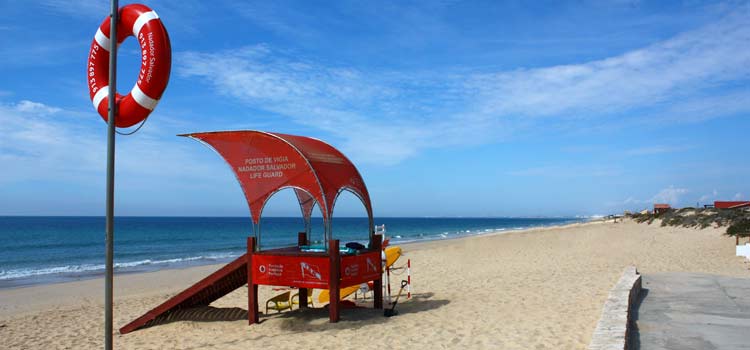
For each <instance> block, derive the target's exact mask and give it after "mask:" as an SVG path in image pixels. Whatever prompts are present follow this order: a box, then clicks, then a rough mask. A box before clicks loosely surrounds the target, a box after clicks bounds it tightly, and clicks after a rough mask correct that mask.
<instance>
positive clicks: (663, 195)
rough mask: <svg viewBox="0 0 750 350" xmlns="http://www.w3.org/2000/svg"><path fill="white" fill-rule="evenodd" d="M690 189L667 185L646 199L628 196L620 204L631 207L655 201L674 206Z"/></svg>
mask: <svg viewBox="0 0 750 350" xmlns="http://www.w3.org/2000/svg"><path fill="white" fill-rule="evenodd" d="M689 192H690V191H689V190H688V189H686V188H680V187H674V186H669V187H667V188H663V189H661V190H660V191H659V192H657V193H656V194H655V195H654V196H652V197H651V198H648V199H637V198H634V197H628V199H626V200H624V201H623V202H622V204H621V205H623V206H625V207H632V206H634V205H651V204H655V203H667V204H670V205H672V206H675V205H677V204H679V203H680V201H681V200H682V198H683V197H684V196H685V195H686V194H688V193H689ZM611 204H613V203H611Z"/></svg>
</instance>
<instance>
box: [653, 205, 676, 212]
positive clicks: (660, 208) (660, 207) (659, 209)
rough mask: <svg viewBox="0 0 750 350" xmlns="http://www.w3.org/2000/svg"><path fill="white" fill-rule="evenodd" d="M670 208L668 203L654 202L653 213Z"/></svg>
mask: <svg viewBox="0 0 750 350" xmlns="http://www.w3.org/2000/svg"><path fill="white" fill-rule="evenodd" d="M671 208H672V207H670V206H669V204H654V214H662V213H666V212H667V211H668V210H669V209H671Z"/></svg>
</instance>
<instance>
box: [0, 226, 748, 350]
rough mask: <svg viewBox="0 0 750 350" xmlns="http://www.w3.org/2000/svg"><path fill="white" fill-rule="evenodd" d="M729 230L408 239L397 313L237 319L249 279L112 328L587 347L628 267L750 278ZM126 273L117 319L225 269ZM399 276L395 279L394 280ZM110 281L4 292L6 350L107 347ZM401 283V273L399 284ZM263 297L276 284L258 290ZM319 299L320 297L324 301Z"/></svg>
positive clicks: (205, 344) (389, 342) (350, 342)
mask: <svg viewBox="0 0 750 350" xmlns="http://www.w3.org/2000/svg"><path fill="white" fill-rule="evenodd" d="M723 232H724V229H723V228H720V229H713V228H709V229H703V230H698V229H688V228H675V227H660V226H659V225H658V224H652V225H646V224H637V223H634V222H631V221H625V222H617V223H612V222H611V221H610V222H606V223H604V222H592V223H585V224H573V225H568V226H563V227H552V228H543V229H530V230H525V231H518V232H511V233H503V234H490V235H484V236H475V237H467V238H462V239H455V240H445V241H433V242H425V243H415V244H407V245H403V248H404V252H405V254H406V257H404V258H402V260H401V261H399V262H397V263H396V265H400V264H401V263H404V262H405V259H406V258H410V259H411V260H412V274H413V277H412V279H413V297H412V299H410V300H406V299H403V298H402V300H401V302H400V303H399V305H398V310H399V312H400V315H398V316H397V317H392V318H385V317H383V315H382V311H376V310H371V309H357V310H344V311H343V312H342V315H341V322H339V323H337V324H329V323H328V319H327V313H326V311H325V310H323V309H309V310H304V311H296V310H295V311H294V312H284V313H281V314H275V313H272V314H271V315H262V316H261V323H260V324H258V325H254V326H252V327H248V326H247V321H246V320H244V319H236V318H237V314H239V313H241V311H242V310H238V309H237V308H241V309H245V308H246V307H247V304H246V296H247V289H246V288H240V289H238V290H237V291H235V292H234V293H231V294H229V295H227V296H226V297H224V298H222V299H220V300H218V301H217V302H215V303H214V304H212V306H213V307H215V308H218V309H214V310H209V311H206V315H207V316H206V318H210V317H219V318H222V317H224V318H229V319H231V318H235V320H220V321H213V322H211V321H196V320H192V321H178V322H173V323H168V324H164V325H159V326H155V327H151V328H147V329H142V330H139V331H136V332H133V333H130V334H127V335H120V334H116V335H115V347H116V348H121V349H165V348H170V349H171V348H177V349H203V348H220V349H240V348H242V349H248V348H273V349H291V348H296V349H299V348H313V347H315V348H332V349H333V348H336V349H341V348H352V347H355V348H371V347H374V346H379V347H382V346H385V347H388V348H412V349H433V348H448V349H451V348H505V349H583V348H585V347H586V346H587V345H588V343H589V341H590V338H591V334H592V332H593V330H594V327H595V325H596V322H597V320H598V318H599V316H600V313H601V308H602V305H603V303H604V301H605V299H606V297H607V294H608V292H609V290H610V289H611V287H612V286H613V285H614V284H615V282H616V281H617V279H618V278H619V276H620V273H621V272H622V271H623V269H624V268H625V267H626V266H627V265H635V266H637V268H638V270H639V271H641V272H644V273H655V272H673V271H685V272H702V273H712V274H720V275H728V276H738V277H747V278H750V270H748V267H750V265H748V264H747V263H746V262H745V261H744V260H743V259H742V258H738V257H735V256H734V238H730V237H726V236H723ZM218 267H219V266H202V267H196V268H189V269H182V270H164V271H158V272H153V273H143V274H130V275H121V276H117V277H116V279H115V288H116V289H115V327H116V328H119V327H121V326H122V325H124V324H126V323H127V322H129V321H131V320H132V319H134V318H135V317H137V316H139V315H141V314H142V313H144V312H146V311H148V310H149V309H151V308H152V307H154V306H156V305H157V304H159V303H160V302H162V301H164V300H165V299H166V298H168V297H170V296H172V295H174V294H175V293H177V292H179V291H181V290H182V289H184V288H186V287H188V286H189V285H191V284H192V283H193V282H195V281H197V280H199V279H201V278H202V277H204V276H206V275H207V274H208V273H210V272H212V271H214V270H216V269H217V268H218ZM394 280H396V278H394ZM102 286H103V282H102V280H101V279H93V280H86V281H80V282H71V283H63V284H53V285H43V286H32V287H26V288H16V289H5V290H0V338H2V347H3V348H8V349H89V348H92V349H94V348H101V344H102V339H103V334H102V333H103V326H102V324H103V322H102V318H103V316H102V315H103V308H102V304H103V301H102V295H103V292H102V288H103V287H102ZM393 286H394V287H395V286H396V283H395V282H394V283H393ZM260 292H261V296H260V298H259V300H260V301H261V304H262V303H263V302H264V301H265V300H266V299H267V298H269V297H270V296H273V295H274V294H276V293H279V292H276V291H273V290H271V288H270V287H262V288H261V289H260ZM316 306H319V305H316ZM261 308H262V306H261Z"/></svg>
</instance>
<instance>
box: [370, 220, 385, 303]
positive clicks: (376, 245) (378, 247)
mask: <svg viewBox="0 0 750 350" xmlns="http://www.w3.org/2000/svg"><path fill="white" fill-rule="evenodd" d="M370 247H372V250H373V251H376V252H382V251H383V236H382V235H372V241H370ZM380 259H381V260H382V259H383V254H382V253H381V255H380ZM379 266H383V262H381V263H380V265H379ZM380 276H381V277H380V278H378V279H376V280H375V281H373V283H372V291H373V294H374V296H373V307H374V308H376V309H382V308H383V277H382V276H383V274H382V271H381V274H380Z"/></svg>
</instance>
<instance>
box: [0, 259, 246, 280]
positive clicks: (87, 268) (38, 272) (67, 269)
mask: <svg viewBox="0 0 750 350" xmlns="http://www.w3.org/2000/svg"><path fill="white" fill-rule="evenodd" d="M237 256H238V255H237V254H231V253H226V254H214V255H201V256H191V257H186V258H174V259H164V260H151V259H145V260H138V261H128V262H118V263H115V265H114V268H115V270H128V269H132V268H135V267H140V266H152V265H170V264H182V263H189V262H195V261H201V260H203V261H216V260H222V259H228V258H233V257H237ZM104 269H105V266H104V264H82V265H67V266H53V267H44V268H37V269H34V268H26V269H11V270H0V280H11V279H19V278H28V277H37V276H46V275H61V274H65V275H80V274H90V273H97V272H99V271H104Z"/></svg>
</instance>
